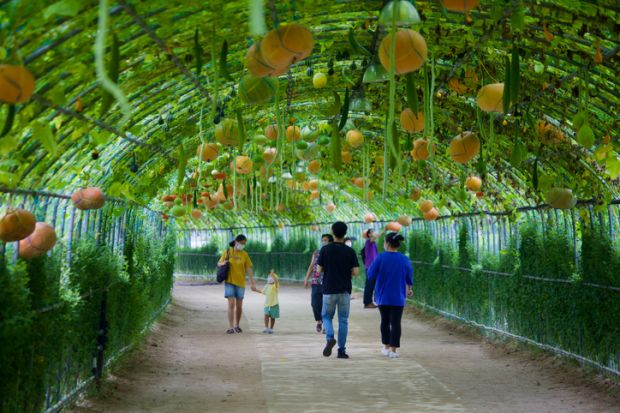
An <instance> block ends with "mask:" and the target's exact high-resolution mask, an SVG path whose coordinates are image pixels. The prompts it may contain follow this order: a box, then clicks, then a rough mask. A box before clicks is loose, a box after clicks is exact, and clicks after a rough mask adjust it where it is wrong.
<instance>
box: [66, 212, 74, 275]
mask: <svg viewBox="0 0 620 413" xmlns="http://www.w3.org/2000/svg"><path fill="white" fill-rule="evenodd" d="M74 222H75V207H74V206H71V216H70V217H69V237H68V238H67V258H66V266H67V268H69V266H70V265H71V249H72V248H73V224H74Z"/></svg>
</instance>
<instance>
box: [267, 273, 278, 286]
mask: <svg viewBox="0 0 620 413" xmlns="http://www.w3.org/2000/svg"><path fill="white" fill-rule="evenodd" d="M267 282H268V283H269V284H273V283H275V282H276V280H274V279H273V277H272V276H271V275H270V276H269V277H267Z"/></svg>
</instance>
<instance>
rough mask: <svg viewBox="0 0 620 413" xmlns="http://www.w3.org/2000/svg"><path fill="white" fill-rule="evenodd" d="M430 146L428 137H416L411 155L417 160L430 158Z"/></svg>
mask: <svg viewBox="0 0 620 413" xmlns="http://www.w3.org/2000/svg"><path fill="white" fill-rule="evenodd" d="M429 155H430V153H429V146H428V141H427V140H426V139H422V138H420V139H416V140H415V141H413V149H412V150H411V157H412V158H413V159H414V160H416V161H423V160H426V159H428V157H429Z"/></svg>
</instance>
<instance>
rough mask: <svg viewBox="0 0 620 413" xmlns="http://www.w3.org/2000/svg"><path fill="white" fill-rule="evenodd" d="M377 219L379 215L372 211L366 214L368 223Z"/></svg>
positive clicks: (365, 220) (365, 219)
mask: <svg viewBox="0 0 620 413" xmlns="http://www.w3.org/2000/svg"><path fill="white" fill-rule="evenodd" d="M376 220H377V217H376V216H375V214H373V213H372V212H369V213H367V214H366V215H364V222H365V223H367V224H370V223H372V222H375V221H376ZM364 234H366V232H365V231H364ZM364 236H365V235H364Z"/></svg>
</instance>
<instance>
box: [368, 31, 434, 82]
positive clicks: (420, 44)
mask: <svg viewBox="0 0 620 413" xmlns="http://www.w3.org/2000/svg"><path fill="white" fill-rule="evenodd" d="M390 42H391V35H389V34H388V35H387V36H385V37H384V38H383V40H382V41H381V45H380V46H379V60H380V61H381V64H382V65H383V67H384V68H385V70H386V71H388V72H389V71H390V44H391V43H390ZM427 55H428V48H427V46H426V41H425V40H424V37H422V35H421V34H420V33H418V32H416V31H415V30H410V29H402V30H399V31H397V32H396V49H395V52H394V63H395V65H396V68H395V73H396V74H397V75H402V74H405V73H410V72H415V71H416V70H418V69H419V68H420V67H422V65H423V64H424V62H426V58H427Z"/></svg>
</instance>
